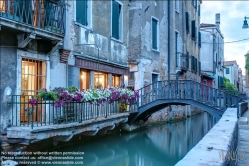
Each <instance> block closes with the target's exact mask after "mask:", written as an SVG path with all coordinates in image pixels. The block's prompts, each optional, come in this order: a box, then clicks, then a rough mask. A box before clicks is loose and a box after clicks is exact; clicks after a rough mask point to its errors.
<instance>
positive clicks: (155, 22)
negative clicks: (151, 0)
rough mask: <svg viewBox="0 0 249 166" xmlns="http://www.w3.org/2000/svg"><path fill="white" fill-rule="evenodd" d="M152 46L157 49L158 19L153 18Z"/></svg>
mask: <svg viewBox="0 0 249 166" xmlns="http://www.w3.org/2000/svg"><path fill="white" fill-rule="evenodd" d="M152 48H153V49H156V50H157V20H155V19H152Z"/></svg>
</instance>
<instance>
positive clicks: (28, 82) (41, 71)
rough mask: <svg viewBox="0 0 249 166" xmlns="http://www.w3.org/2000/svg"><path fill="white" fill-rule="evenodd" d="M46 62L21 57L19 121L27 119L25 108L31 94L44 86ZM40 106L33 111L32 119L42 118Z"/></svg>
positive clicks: (39, 119) (38, 119) (34, 93)
mask: <svg viewBox="0 0 249 166" xmlns="http://www.w3.org/2000/svg"><path fill="white" fill-rule="evenodd" d="M46 72H47V71H46V62H45V61H38V60H32V59H26V58H25V59H22V73H21V98H20V102H21V103H24V104H21V107H20V108H21V110H20V120H21V122H27V121H28V115H27V114H25V108H26V107H28V104H25V103H27V102H28V100H29V99H31V95H32V96H34V95H37V93H38V91H39V90H40V89H41V88H46ZM41 109H42V108H40V107H39V108H37V109H36V110H35V111H34V121H41V120H42V112H41Z"/></svg>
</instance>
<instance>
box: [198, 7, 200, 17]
mask: <svg viewBox="0 0 249 166" xmlns="http://www.w3.org/2000/svg"><path fill="white" fill-rule="evenodd" d="M200 15H201V5H198V16H200Z"/></svg>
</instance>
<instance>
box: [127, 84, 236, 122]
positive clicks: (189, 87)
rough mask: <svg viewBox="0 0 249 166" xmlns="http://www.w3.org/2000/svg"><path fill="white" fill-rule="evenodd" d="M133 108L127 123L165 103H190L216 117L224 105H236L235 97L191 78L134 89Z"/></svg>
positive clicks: (223, 108) (220, 113) (142, 117)
mask: <svg viewBox="0 0 249 166" xmlns="http://www.w3.org/2000/svg"><path fill="white" fill-rule="evenodd" d="M138 92H139V95H140V97H139V100H138V106H137V109H136V110H135V111H134V112H133V113H131V115H130V117H129V123H132V122H134V121H137V120H146V119H147V118H149V117H150V115H151V114H152V113H154V112H156V111H158V110H160V109H162V108H164V107H166V106H169V105H193V106H196V107H198V108H200V109H202V110H204V111H206V112H208V113H210V114H212V115H213V116H215V117H216V118H218V119H220V117H221V116H222V114H223V113H224V111H225V110H226V108H228V107H237V108H238V103H239V97H238V96H235V95H233V94H231V93H227V92H226V91H224V90H220V89H215V88H212V87H210V86H207V85H204V84H202V83H198V82H195V81H192V80H170V81H168V80H167V81H157V82H154V83H152V84H150V85H148V86H145V87H143V88H141V89H139V90H138Z"/></svg>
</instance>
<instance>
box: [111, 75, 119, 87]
mask: <svg viewBox="0 0 249 166" xmlns="http://www.w3.org/2000/svg"><path fill="white" fill-rule="evenodd" d="M112 86H120V76H118V75H113V76H112Z"/></svg>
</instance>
